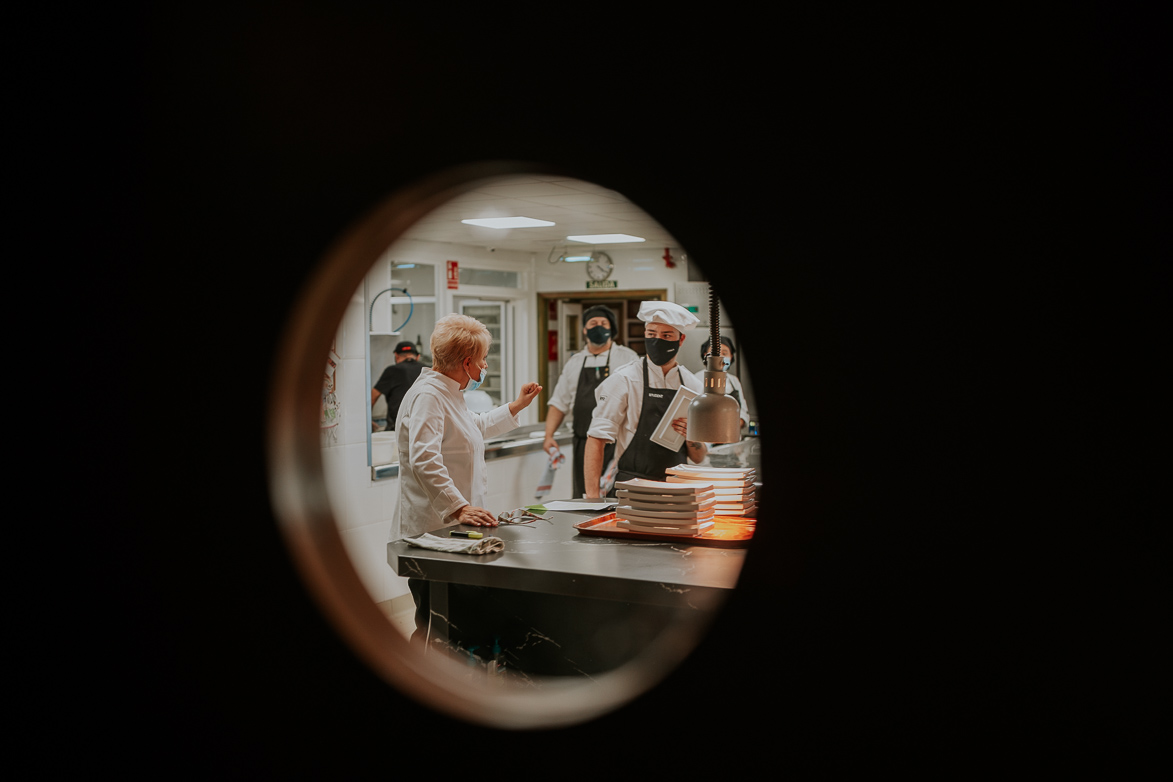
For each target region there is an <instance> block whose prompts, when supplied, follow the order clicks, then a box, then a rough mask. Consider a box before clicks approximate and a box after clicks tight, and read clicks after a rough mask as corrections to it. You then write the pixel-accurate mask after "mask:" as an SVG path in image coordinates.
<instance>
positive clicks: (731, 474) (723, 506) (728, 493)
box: [666, 464, 758, 518]
mask: <svg viewBox="0 0 1173 782" xmlns="http://www.w3.org/2000/svg"><path fill="white" fill-rule="evenodd" d="M666 477H667V479H668V480H667V482H668V483H672V484H685V483H688V484H692V483H701V482H703V483H707V484H709V485H711V486H712V487H713V494H714V495H715V496H716V500H717V502H716V505H715V506H714V508H713V509H714V510H715V511H716V513H717V515H718V516H741V517H744V518H754V517H755V516H757V508H758V503H757V495H756V492H755V490H754V482H755V481H756V480H757V471H756V470H754V469H753V468H752V467H701V466H698V465H694V464H678V465H676V466H675V467H669V468H668V470H667V476H666Z"/></svg>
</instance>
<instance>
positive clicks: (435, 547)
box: [405, 532, 505, 554]
mask: <svg viewBox="0 0 1173 782" xmlns="http://www.w3.org/2000/svg"><path fill="white" fill-rule="evenodd" d="M405 540H406V541H407V545H409V546H415V547H416V548H427V549H431V550H432V551H447V552H449V553H452V554H492V553H493V552H494V551H504V550H505V541H503V540H501V538H481V539H480V540H474V539H470V538H441V537H437V536H435V535H432V534H429V533H427V532H425V533H424V534H423V535H420V536H419V537H418V538H405Z"/></svg>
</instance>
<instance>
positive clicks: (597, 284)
mask: <svg viewBox="0 0 1173 782" xmlns="http://www.w3.org/2000/svg"><path fill="white" fill-rule="evenodd" d="M618 287H619V281H618V280H587V288H588V289H589V288H618Z"/></svg>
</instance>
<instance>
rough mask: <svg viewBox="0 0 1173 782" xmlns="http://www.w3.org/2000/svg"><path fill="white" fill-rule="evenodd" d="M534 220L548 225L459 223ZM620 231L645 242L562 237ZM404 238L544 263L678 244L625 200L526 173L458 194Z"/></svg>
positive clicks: (561, 179) (584, 184)
mask: <svg viewBox="0 0 1173 782" xmlns="http://www.w3.org/2000/svg"><path fill="white" fill-rule="evenodd" d="M514 216H522V217H533V218H537V219H539V220H550V221H552V222H553V223H554V225H552V226H540V227H535V228H506V229H497V228H482V227H479V226H475V225H465V224H464V223H462V222H460V221H461V220H467V219H472V218H478V217H514ZM601 233H623V234H629V235H631V236H642V237H643V238H644V239H645V240H646V241H643V242H627V243H622V244H600V245H589V244H583V243H580V242H568V241H567V240H566V237H567V236H576V235H580V234H601ZM404 238H410V239H420V240H424V241H431V242H450V243H453V244H461V245H472V246H474V247H491V248H494V249H499V250H519V251H522V252H531V253H534V254H536V255H537V256H538V257H539V258H541V259H545V258H547V257H549V256H550V254H551V252H552V251H555V250H556V251H557V252H558V253H559V254H561V253H562V252H564V251H571V252H573V251H577V250H583V251H590V250H591V249H601V250H606V249H620V248H635V247H649V248H650V247H655V248H664V247H672V248H674V249H679V247H680V245H679V243H678V242H677V241H676V240H675V239H673V238H672V236H671V235H669V234H668V232H667V231H665V230H664V228H663V227H661V226H660V224H659V223H657V222H656V221H655V220H653V219H652V218H651V217H650V216H648V214H647V213H646V212H644V211H643V210H642V209H640V208H639V207H638V206H636V205H635V204H633V203H631V202H630V201H628V200H627V199H626V198H625V197H624V196H622V195H620V194H619V193H617V192H615V191H614V190H608V189H606V188H604V187H599V186H598V185H593V184H590V183H588V182H583V181H581V180H578V179H568V178H566V177H557V176H542V175H528V176H517V177H508V178H502V179H500V180H495V181H493V182H491V183H489V184H487V185H484V186H482V187H480V188H479V189H477V190H474V191H473V192H470V193H467V194H465V195H463V196H459V197H457V198H455V199H453V200H451V201H448V202H447V203H445V204H444V205H442V206H440V207H438V208H437V209H435V210H433V211H432V212H431V213H429V214H428V215H427V216H426V217H424V218H423V219H422V220H420V221H419V222H417V223H416V224H415V226H413V227H412V228H411V230H410V231H408V232H407V234H405V236H404Z"/></svg>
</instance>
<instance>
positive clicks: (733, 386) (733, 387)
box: [725, 372, 749, 426]
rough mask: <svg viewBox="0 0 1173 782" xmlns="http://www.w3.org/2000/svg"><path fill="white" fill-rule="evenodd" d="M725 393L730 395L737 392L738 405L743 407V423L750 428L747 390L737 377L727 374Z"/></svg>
mask: <svg viewBox="0 0 1173 782" xmlns="http://www.w3.org/2000/svg"><path fill="white" fill-rule="evenodd" d="M725 385H726V386H728V387H727V388H726V389H725V393H726V394H729V393H732V392H734V391H736V392H737V404H739V405H741V423H742V424H744V425H745V426H749V408H748V407H746V405H745V389H744V388H742V387H741V381H740V380H738V379H737V375H731V374H729V373H728V372H726V373H725Z"/></svg>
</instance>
